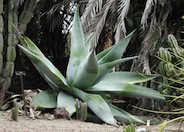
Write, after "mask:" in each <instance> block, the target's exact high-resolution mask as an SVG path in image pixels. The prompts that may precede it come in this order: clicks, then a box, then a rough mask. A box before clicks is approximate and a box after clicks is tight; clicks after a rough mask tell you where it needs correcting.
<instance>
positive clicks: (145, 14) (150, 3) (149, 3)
mask: <svg viewBox="0 0 184 132" xmlns="http://www.w3.org/2000/svg"><path fill="white" fill-rule="evenodd" d="M156 3H157V0H147V1H146V7H145V9H144V12H143V15H142V18H141V25H142V28H143V30H145V29H146V27H147V26H148V24H147V20H148V18H149V15H150V13H151V11H152V7H153V6H154V5H155V4H156Z"/></svg>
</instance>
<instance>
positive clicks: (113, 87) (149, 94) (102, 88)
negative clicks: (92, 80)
mask: <svg viewBox="0 0 184 132" xmlns="http://www.w3.org/2000/svg"><path fill="white" fill-rule="evenodd" d="M113 81H114V80H112V81H109V82H99V83H97V84H95V85H93V86H92V87H91V88H90V89H87V91H91V92H93V93H98V92H108V93H111V92H112V93H116V94H119V95H121V96H126V97H145V98H154V99H162V100H163V99H165V98H164V97H163V96H162V95H161V94H160V93H159V92H158V91H156V90H153V89H150V88H146V87H143V86H139V85H134V84H128V83H125V82H121V83H120V82H119V83H116V82H115V83H114V82H113Z"/></svg>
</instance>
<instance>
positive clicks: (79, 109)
mask: <svg viewBox="0 0 184 132" xmlns="http://www.w3.org/2000/svg"><path fill="white" fill-rule="evenodd" d="M75 108H76V115H77V120H80V121H85V120H86V118H87V103H86V102H82V101H80V100H78V99H76V103H75Z"/></svg>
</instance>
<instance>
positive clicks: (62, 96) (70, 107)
mask: <svg viewBox="0 0 184 132" xmlns="http://www.w3.org/2000/svg"><path fill="white" fill-rule="evenodd" d="M61 107H64V108H65V109H66V111H68V112H69V116H72V114H73V113H74V112H75V111H76V109H75V98H74V97H72V96H71V95H69V94H67V93H64V92H62V91H60V92H59V94H58V96H57V108H61Z"/></svg>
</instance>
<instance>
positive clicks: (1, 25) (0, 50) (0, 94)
mask: <svg viewBox="0 0 184 132" xmlns="http://www.w3.org/2000/svg"><path fill="white" fill-rule="evenodd" d="M2 14H3V0H0V73H1V72H2V69H3V47H4V38H3V29H4V21H3V16H2ZM3 98H4V92H3V91H2V89H0V105H1V102H2V100H3Z"/></svg>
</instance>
